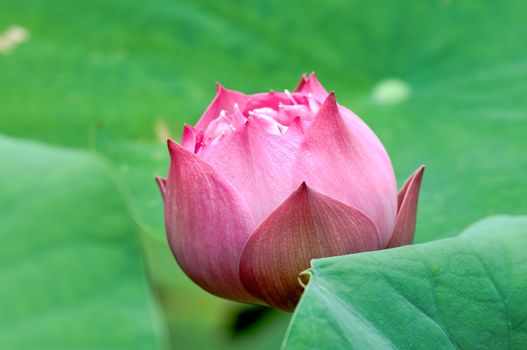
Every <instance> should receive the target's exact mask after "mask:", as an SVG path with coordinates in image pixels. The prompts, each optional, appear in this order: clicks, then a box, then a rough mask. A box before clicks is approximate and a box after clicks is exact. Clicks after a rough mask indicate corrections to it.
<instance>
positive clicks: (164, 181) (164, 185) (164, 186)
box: [155, 176, 167, 200]
mask: <svg viewBox="0 0 527 350" xmlns="http://www.w3.org/2000/svg"><path fill="white" fill-rule="evenodd" d="M155 179H156V182H157V186H158V187H159V191H161V197H163V200H165V193H166V191H167V179H163V178H162V177H159V176H156V177H155Z"/></svg>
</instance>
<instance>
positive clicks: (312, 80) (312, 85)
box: [294, 73, 328, 103]
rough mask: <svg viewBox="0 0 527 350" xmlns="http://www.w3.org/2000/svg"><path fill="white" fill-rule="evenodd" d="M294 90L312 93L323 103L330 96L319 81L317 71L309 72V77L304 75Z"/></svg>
mask: <svg viewBox="0 0 527 350" xmlns="http://www.w3.org/2000/svg"><path fill="white" fill-rule="evenodd" d="M294 92H299V93H302V94H306V95H307V94H311V95H313V97H314V98H315V100H317V101H318V102H319V103H322V102H323V101H324V100H325V99H326V97H327V96H328V92H327V91H326V89H324V87H323V86H322V84H320V82H319V81H318V79H317V77H316V76H315V73H311V74H309V77H306V75H305V74H304V75H302V78H301V79H300V82H299V83H298V86H297V87H296V88H295V91H294Z"/></svg>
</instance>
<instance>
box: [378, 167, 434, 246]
mask: <svg viewBox="0 0 527 350" xmlns="http://www.w3.org/2000/svg"><path fill="white" fill-rule="evenodd" d="M424 171H425V167H424V166H420V167H419V168H418V169H417V170H416V171H415V172H414V173H413V174H412V175H411V176H410V177H409V178H408V179H407V180H406V182H405V184H404V186H403V188H402V189H401V192H399V196H398V208H399V212H398V213H397V220H396V221H395V228H394V230H393V234H392V238H391V239H390V242H389V243H388V245H387V246H386V248H395V247H400V246H402V245H407V244H412V242H413V240H414V233H415V219H416V216H417V202H418V199H419V190H420V189H421V180H422V178H423V173H424Z"/></svg>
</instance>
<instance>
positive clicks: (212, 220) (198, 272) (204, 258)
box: [165, 140, 255, 302]
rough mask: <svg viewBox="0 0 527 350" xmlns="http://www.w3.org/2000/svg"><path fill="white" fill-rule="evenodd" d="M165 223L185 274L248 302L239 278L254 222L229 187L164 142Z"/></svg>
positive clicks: (192, 157) (192, 156)
mask: <svg viewBox="0 0 527 350" xmlns="http://www.w3.org/2000/svg"><path fill="white" fill-rule="evenodd" d="M168 148H169V151H170V158H171V162H170V169H169V173H168V180H167V183H166V192H165V225H166V230H167V236H168V241H169V244H170V248H171V249H172V252H173V253H174V256H175V258H176V260H177V261H178V263H179V265H180V266H181V268H182V269H183V271H185V273H186V274H187V275H188V276H189V277H190V278H191V279H192V280H193V281H194V282H195V283H197V284H198V285H200V286H201V287H202V288H204V289H205V290H207V291H208V292H210V293H212V294H215V295H217V296H220V297H224V298H228V299H232V300H237V301H244V302H254V301H255V298H253V297H252V296H251V295H250V294H249V293H248V292H247V291H246V290H245V289H244V287H243V286H242V284H241V281H240V278H239V269H238V267H239V259H240V254H241V251H242V248H243V246H244V244H245V242H246V240H247V238H248V237H249V235H250V234H251V232H252V231H253V229H254V227H255V224H254V220H253V218H252V216H251V213H250V211H249V208H248V207H247V204H246V203H245V201H244V200H243V198H242V197H241V196H240V195H239V193H238V192H237V191H236V190H235V189H234V188H232V186H231V185H230V184H229V183H228V182H227V181H225V180H224V179H223V178H221V177H220V176H219V175H218V174H217V173H216V172H215V171H214V170H213V169H212V168H211V167H210V166H209V165H208V164H206V163H205V162H203V161H202V160H201V159H200V158H199V157H198V156H196V155H195V154H194V153H192V152H190V151H188V150H186V149H185V148H183V147H181V146H180V145H178V144H177V143H175V142H174V141H171V140H168Z"/></svg>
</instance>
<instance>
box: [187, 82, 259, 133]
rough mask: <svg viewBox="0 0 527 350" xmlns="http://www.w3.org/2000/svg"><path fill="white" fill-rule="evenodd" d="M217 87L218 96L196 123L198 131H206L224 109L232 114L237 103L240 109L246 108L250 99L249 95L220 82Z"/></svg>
mask: <svg viewBox="0 0 527 350" xmlns="http://www.w3.org/2000/svg"><path fill="white" fill-rule="evenodd" d="M216 88H217V91H216V96H215V97H214V99H213V100H212V102H211V103H210V105H209V106H208V107H207V109H206V110H205V113H203V116H202V117H201V118H200V120H199V121H198V123H197V124H196V130H197V131H198V132H200V131H201V132H204V131H205V129H207V126H208V125H209V124H210V122H211V121H213V120H214V119H216V118H217V117H218V116H219V115H220V113H221V111H222V110H225V112H226V113H227V114H229V115H230V114H232V113H233V112H234V105H235V104H237V105H238V108H239V109H241V110H244V109H245V105H246V103H247V101H248V100H249V96H247V95H245V94H243V93H241V92H238V91H234V90H228V89H225V88H224V87H223V86H221V84H219V83H218V84H217V85H216Z"/></svg>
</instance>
